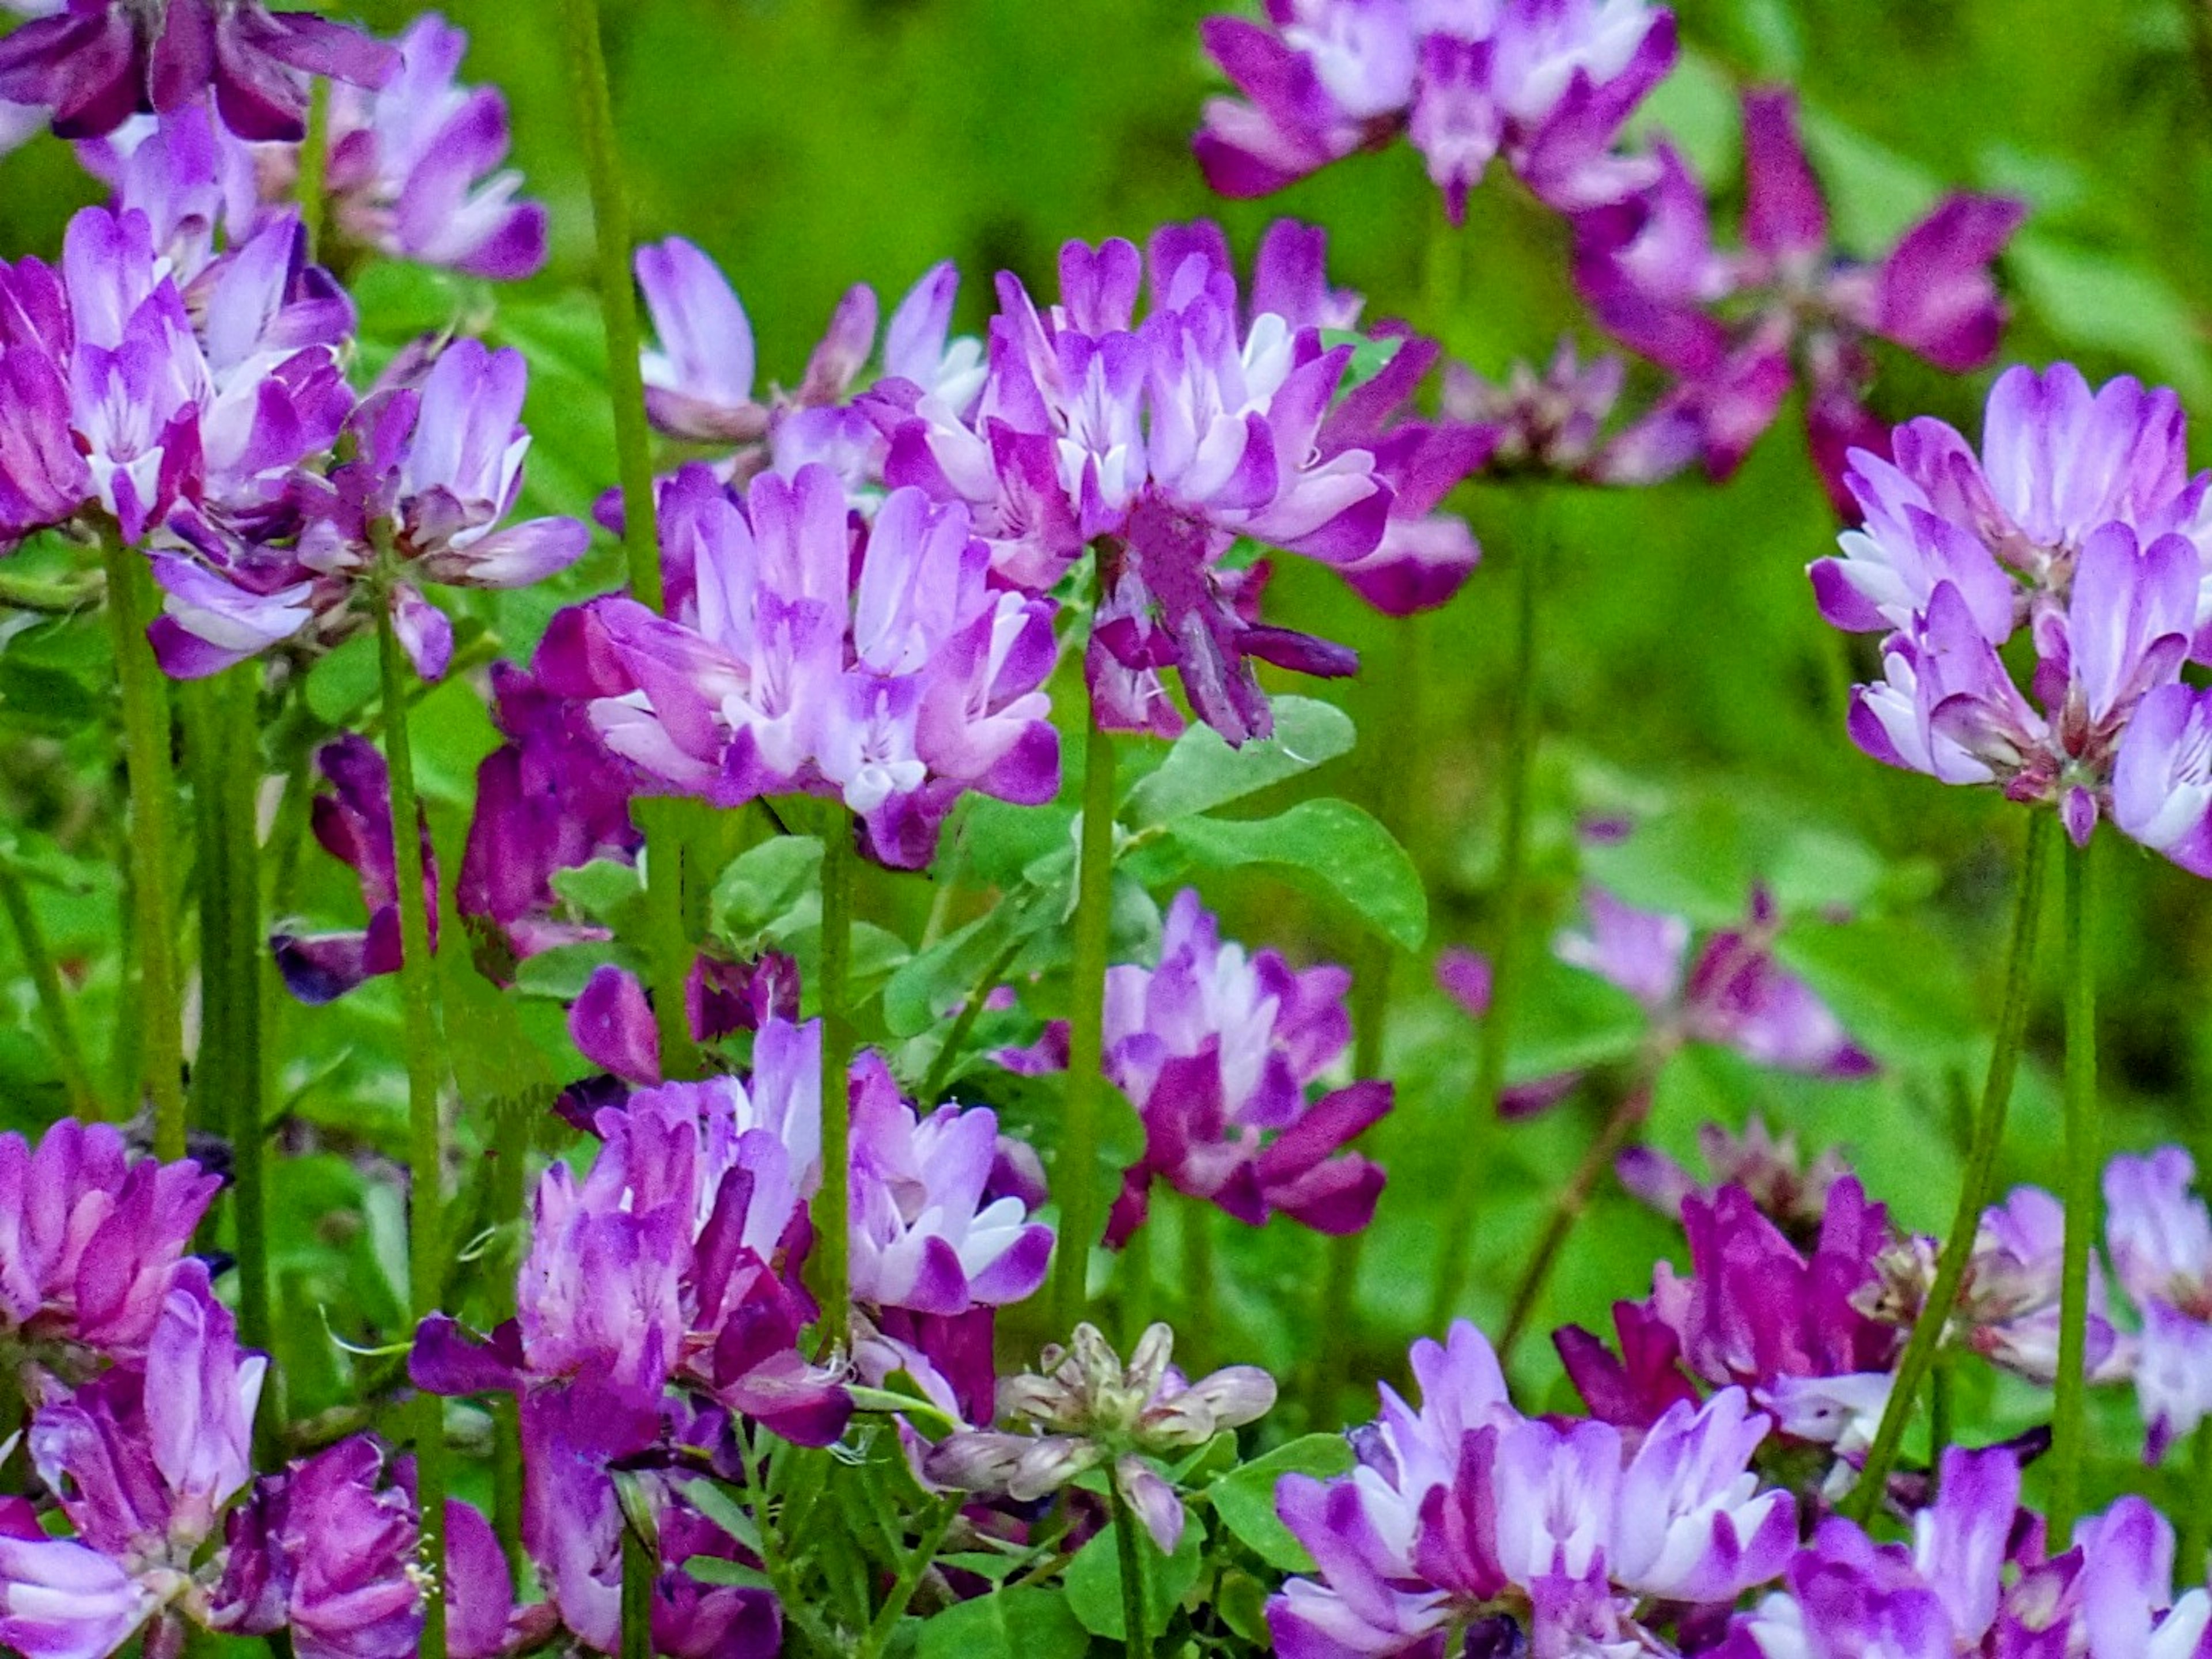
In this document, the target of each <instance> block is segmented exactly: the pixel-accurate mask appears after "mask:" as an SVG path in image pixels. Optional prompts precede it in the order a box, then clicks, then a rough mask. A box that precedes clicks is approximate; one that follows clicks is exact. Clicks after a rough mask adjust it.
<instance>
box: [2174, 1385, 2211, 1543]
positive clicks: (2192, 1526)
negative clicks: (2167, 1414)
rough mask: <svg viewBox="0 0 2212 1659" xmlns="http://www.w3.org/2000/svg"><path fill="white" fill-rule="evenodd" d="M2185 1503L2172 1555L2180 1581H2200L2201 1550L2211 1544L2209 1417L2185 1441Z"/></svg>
mask: <svg viewBox="0 0 2212 1659" xmlns="http://www.w3.org/2000/svg"><path fill="white" fill-rule="evenodd" d="M2189 1451H2190V1457H2189V1502H2188V1507H2187V1508H2186V1510H2185V1511H2184V1513H2183V1515H2182V1517H2181V1547H2180V1548H2179V1551H2178V1552H2177V1553H2176V1554H2175V1556H2174V1565H2175V1567H2176V1568H2177V1569H2178V1571H2179V1576H2180V1579H2181V1582H2182V1583H2185V1584H2201V1583H2203V1582H2204V1553H2205V1550H2206V1549H2207V1547H2212V1418H2208V1419H2205V1420H2204V1421H2203V1422H2202V1423H2199V1424H2198V1425H2197V1432H2196V1434H2195V1435H2194V1436H2192V1437H2191V1439H2190V1442H2189Z"/></svg>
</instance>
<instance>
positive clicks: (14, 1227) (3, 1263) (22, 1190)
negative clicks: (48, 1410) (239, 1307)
mask: <svg viewBox="0 0 2212 1659" xmlns="http://www.w3.org/2000/svg"><path fill="white" fill-rule="evenodd" d="M219 1185H221V1182H219V1181H218V1180H217V1179H216V1177H215V1176H211V1175H208V1174H205V1173H204V1172H203V1171H202V1170H201V1169H200V1167H199V1165H197V1164H194V1163H192V1162H191V1161H190V1160H189V1159H187V1160H185V1161H183V1162H179V1163H176V1164H162V1163H158V1162H156V1161H155V1159H153V1158H138V1159H135V1160H134V1159H133V1158H131V1156H130V1154H129V1152H128V1151H127V1150H126V1148H125V1145H124V1140H123V1135H122V1132H121V1131H120V1130H118V1129H116V1128H114V1127H111V1126H109V1125H106V1124H100V1123H94V1124H86V1123H79V1122H78V1121H76V1119H74V1118H64V1120H63V1121H61V1122H59V1123H57V1124H55V1125H54V1126H53V1127H52V1128H51V1129H48V1130H47V1131H46V1133H45V1134H44V1135H42V1136H40V1139H39V1144H38V1146H36V1147H35V1148H33V1147H32V1146H30V1145H29V1144H28V1143H27V1142H26V1141H25V1140H24V1139H23V1138H22V1136H21V1135H17V1134H8V1135H0V1324H4V1327H5V1328H6V1329H7V1330H8V1333H9V1335H11V1336H12V1337H14V1338H15V1340H21V1341H28V1342H32V1343H46V1342H58V1343H63V1344H66V1345H72V1346H82V1347H85V1348H90V1349H94V1350H96V1351H98V1352H101V1353H105V1354H107V1355H109V1356H111V1357H115V1358H131V1357H136V1356H137V1355H141V1354H143V1353H144V1352H145V1351H146V1345H147V1343H148V1342H149V1340H151V1339H152V1337H153V1335H154V1333H155V1328H156V1327H157V1323H158V1322H159V1321H160V1320H161V1317H162V1316H163V1310H164V1309H165V1307H166V1305H167V1299H168V1297H169V1293H170V1291H171V1288H172V1286H173V1285H174V1284H175V1283H176V1281H177V1277H178V1274H179V1272H180V1271H181V1267H180V1264H181V1263H182V1262H183V1260H184V1255H185V1249H187V1247H188V1246H189V1245H190V1244H191V1237H192V1234H193V1232H194V1231H195V1230H196V1229H197V1227H198V1226H199V1224H200V1220H201V1218H202V1217H204V1215H205V1214H206V1213H207V1207H208V1205H209V1203H210V1201H211V1200H213V1198H214V1197H215V1194H216V1188H217V1187H218V1186H219ZM0 1426H4V1427H7V1428H9V1429H10V1430H12V1428H13V1426H14V1425H0Z"/></svg>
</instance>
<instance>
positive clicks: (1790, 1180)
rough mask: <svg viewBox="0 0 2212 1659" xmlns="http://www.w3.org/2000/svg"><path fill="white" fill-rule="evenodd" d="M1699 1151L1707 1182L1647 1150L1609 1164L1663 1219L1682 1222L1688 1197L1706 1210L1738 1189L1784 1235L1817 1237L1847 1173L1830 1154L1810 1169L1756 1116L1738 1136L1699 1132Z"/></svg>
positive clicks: (1791, 1137)
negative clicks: (1707, 1172) (1722, 1191)
mask: <svg viewBox="0 0 2212 1659" xmlns="http://www.w3.org/2000/svg"><path fill="white" fill-rule="evenodd" d="M1698 1150H1699V1152H1702V1153H1703V1154H1704V1155H1705V1166H1706V1168H1707V1169H1709V1170H1711V1172H1712V1176H1711V1180H1710V1181H1709V1182H1702V1183H1701V1182H1699V1181H1698V1180H1697V1179H1696V1177H1694V1176H1692V1175H1691V1173H1690V1172H1689V1171H1688V1170H1686V1169H1684V1168H1683V1167H1682V1166H1681V1165H1680V1164H1677V1163H1676V1162H1675V1161H1674V1159H1673V1158H1668V1156H1667V1155H1666V1154H1665V1153H1664V1152H1659V1151H1658V1150H1656V1148H1654V1147H1650V1146H1632V1147H1630V1148H1629V1149H1628V1150H1627V1151H1626V1152H1623V1153H1621V1155H1620V1158H1619V1160H1618V1161H1617V1162H1616V1164H1615V1165H1614V1169H1615V1172H1616V1173H1617V1174H1618V1175H1619V1176H1620V1184H1621V1185H1622V1186H1624V1187H1626V1188H1627V1189H1628V1190H1629V1191H1630V1192H1632V1193H1633V1194H1636V1196H1637V1197H1638V1198H1640V1199H1642V1200H1644V1202H1645V1203H1646V1204H1648V1205H1650V1206H1651V1207H1652V1208H1653V1209H1655V1210H1656V1211H1658V1212H1660V1213H1661V1214H1662V1215H1666V1216H1672V1217H1673V1218H1675V1219H1676V1220H1680V1218H1681V1215H1682V1206H1683V1204H1684V1202H1685V1201H1686V1200H1688V1199H1690V1198H1692V1197H1696V1198H1699V1199H1701V1200H1704V1201H1705V1203H1708V1204H1710V1203H1711V1202H1712V1201H1713V1200H1714V1199H1715V1198H1717V1196H1718V1195H1719V1193H1720V1189H1721V1188H1723V1187H1741V1188H1742V1189H1743V1190H1744V1192H1745V1194H1747V1196H1748V1197H1749V1198H1750V1200H1751V1201H1752V1202H1753V1204H1755V1205H1757V1206H1759V1210H1760V1212H1762V1213H1764V1214H1765V1215H1766V1216H1768V1217H1769V1218H1771V1219H1772V1220H1773V1221H1774V1222H1775V1223H1776V1224H1777V1225H1779V1226H1780V1227H1782V1228H1783V1229H1784V1231H1788V1232H1791V1233H1793V1234H1794V1233H1796V1232H1799V1231H1811V1232H1814V1233H1817V1232H1818V1231H1820V1219H1821V1218H1822V1217H1823V1216H1825V1215H1826V1213H1827V1212H1828V1194H1829V1192H1830V1191H1831V1190H1832V1188H1834V1186H1835V1184H1836V1183H1837V1182H1838V1181H1841V1180H1842V1179H1843V1178H1844V1176H1847V1175H1849V1174H1850V1165H1849V1164H1846V1163H1845V1162H1844V1158H1843V1156H1842V1154H1841V1153H1839V1152H1837V1151H1836V1150H1835V1149H1834V1148H1833V1147H1830V1148H1828V1149H1827V1150H1826V1151H1824V1152H1821V1153H1820V1156H1818V1157H1817V1158H1814V1159H1813V1160H1812V1161H1811V1162H1810V1163H1809V1164H1808V1162H1807V1161H1806V1159H1805V1158H1804V1155H1803V1154H1802V1152H1800V1150H1799V1149H1798V1146H1797V1137H1796V1135H1795V1134H1794V1133H1789V1132H1786V1131H1785V1132H1784V1133H1783V1134H1782V1135H1781V1136H1780V1137H1779V1138H1777V1137H1776V1136H1775V1135H1774V1134H1773V1133H1771V1131H1769V1129H1768V1128H1767V1127H1766V1121H1765V1119H1764V1118H1762V1117H1761V1116H1759V1115H1758V1114H1757V1113H1755V1112H1754V1113H1753V1115H1752V1117H1751V1121H1749V1122H1748V1123H1747V1124H1746V1125H1745V1126H1744V1130H1743V1133H1741V1134H1740V1135H1739V1134H1735V1133H1731V1132H1730V1131H1729V1130H1728V1129H1726V1128H1724V1127H1722V1126H1721V1125H1719V1124H1717V1123H1705V1124H1700V1125H1699V1127H1698Z"/></svg>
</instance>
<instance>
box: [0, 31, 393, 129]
mask: <svg viewBox="0 0 2212 1659" xmlns="http://www.w3.org/2000/svg"><path fill="white" fill-rule="evenodd" d="M394 67H395V62H394V57H393V54H392V49H391V48H390V47H388V46H383V45H381V44H380V43H379V42H377V41H374V40H370V39H368V37H367V36H366V35H363V34H362V33H358V32H357V31H356V30H354V29H350V28H348V27H344V26H343V25H342V24H338V23H333V22H331V21H328V20H326V19H324V18H321V17H317V16H315V15H313V14H312V13H309V12H298V11H280V12H271V11H270V10H269V9H267V8H266V7H265V6H264V4H263V3H262V0H69V4H68V5H67V7H66V9H57V10H55V11H53V12H52V14H51V15H46V16H43V17H34V18H33V19H32V20H31V21H29V22H27V23H25V24H23V25H22V26H21V27H19V28H18V29H16V30H15V33H12V34H10V35H9V36H8V37H7V39H6V40H5V41H4V42H0V98H4V99H6V100H9V101H10V102H12V103H17V104H40V105H45V106H49V107H50V108H51V109H52V112H53V128H54V131H56V132H57V133H58V134H60V135H61V136H62V137H64V138H96V137H100V136H101V135H102V134H104V133H106V132H110V131H113V130H114V129H115V128H116V127H117V126H118V125H121V124H122V123H123V122H124V121H125V119H126V118H129V117H130V116H131V115H133V114H167V112H170V111H172V110H174V109H178V108H179V107H181V106H184V105H185V104H187V103H190V102H191V101H192V100H195V99H197V98H199V97H201V96H203V95H204V94H209V93H210V92H211V93H212V94H214V98H215V106H216V110H217V111H218V112H220V113H221V114H222V119H223V124H224V125H226V126H228V128H229V129H230V130H231V131H233V132H234V133H236V134H237V135H238V136H239V137H241V138H246V139H252V140H257V141H258V140H265V139H286V140H293V141H296V140H297V139H299V138H300V137H301V135H302V134H303V133H304V132H305V131H307V83H308V77H309V76H316V75H326V76H330V77H331V79H332V80H336V81H343V82H347V83H349V84H350V85H354V86H360V87H375V86H379V85H380V84H382V83H383V82H384V81H385V79H386V77H387V76H389V75H390V74H391V73H392V70H393V68H394Z"/></svg>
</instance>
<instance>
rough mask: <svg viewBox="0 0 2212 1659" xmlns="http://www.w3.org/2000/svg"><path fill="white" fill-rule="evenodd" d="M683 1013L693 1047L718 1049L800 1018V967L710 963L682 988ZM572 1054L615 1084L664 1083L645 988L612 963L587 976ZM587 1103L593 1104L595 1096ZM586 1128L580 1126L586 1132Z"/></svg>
mask: <svg viewBox="0 0 2212 1659" xmlns="http://www.w3.org/2000/svg"><path fill="white" fill-rule="evenodd" d="M684 1005H685V1011H686V1013H687V1015H688V1018H689V1019H690V1026H691V1037H692V1041H694V1042H701V1043H708V1042H720V1040H721V1039H722V1038H724V1037H726V1036H729V1035H730V1034H731V1033H732V1032H733V1031H757V1030H761V1029H763V1027H764V1026H765V1025H767V1024H768V1023H769V1021H770V1020H772V1019H784V1020H792V1019H796V1018H798V1017H799V964H798V963H795V962H793V960H792V959H791V958H790V957H787V956H781V955H779V954H777V953H776V952H775V951H770V952H769V954H768V955H766V956H764V957H762V958H761V959H760V960H759V961H758V962H757V963H750V964H745V963H729V962H718V961H714V960H713V959H711V958H709V957H700V958H699V959H698V960H697V961H696V962H695V963H692V964H691V972H690V975H689V976H688V977H687V978H686V979H685V981H684ZM568 1036H569V1038H570V1040H571V1041H572V1042H574V1043H575V1045H576V1048H577V1052H578V1053H580V1054H582V1055H583V1056H584V1058H585V1059H586V1060H590V1061H591V1062H592V1064H593V1065H594V1066H602V1067H604V1068H605V1071H606V1072H607V1073H608V1074H609V1075H610V1076H611V1077H613V1078H616V1079H620V1080H621V1081H623V1082H624V1083H630V1084H635V1085H640V1086H641V1087H647V1088H651V1087H656V1086H658V1085H659V1083H660V1082H661V1071H660V1030H659V1026H658V1025H657V1024H655V1023H654V1020H653V1002H652V1000H651V998H649V997H648V996H647V994H646V989H645V986H644V985H643V983H642V982H641V981H639V979H638V977H637V976H636V975H635V974H632V973H630V972H629V970H628V969H623V968H617V967H616V966H614V965H613V964H612V963H608V964H606V965H605V966H603V967H599V968H595V969H592V976H591V978H590V979H589V980H587V981H586V982H585V985H584V991H583V994H582V995H581V996H580V997H578V998H577V999H576V1000H575V1001H574V1003H573V1004H571V1005H570V1006H569V1009H568ZM589 1097H590V1098H591V1099H592V1101H593V1103H594V1104H596V1103H597V1100H598V1097H597V1095H596V1094H595V1093H592V1094H590V1095H589ZM588 1118H589V1114H588V1113H587V1114H586V1121H584V1122H583V1123H581V1124H580V1126H579V1127H590V1125H589V1121H588Z"/></svg>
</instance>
